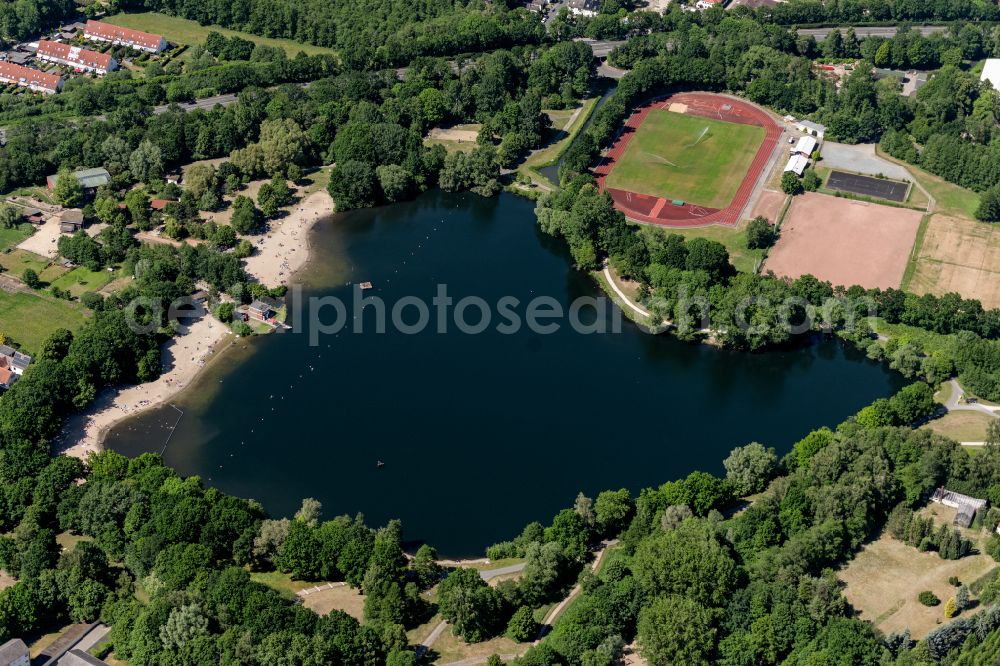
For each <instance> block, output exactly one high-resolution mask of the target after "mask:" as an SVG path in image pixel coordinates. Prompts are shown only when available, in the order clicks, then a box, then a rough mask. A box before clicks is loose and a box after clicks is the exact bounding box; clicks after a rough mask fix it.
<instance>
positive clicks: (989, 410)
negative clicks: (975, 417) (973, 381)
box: [945, 379, 1000, 419]
mask: <svg viewBox="0 0 1000 666" xmlns="http://www.w3.org/2000/svg"><path fill="white" fill-rule="evenodd" d="M948 383H949V384H951V396H950V397H949V398H948V403H947V404H946V405H945V409H947V410H948V411H949V412H954V411H958V412H979V413H980V414H988V415H989V416H992V417H993V418H995V419H1000V414H997V411H998V410H1000V407H987V406H986V405H981V404H979V403H978V402H973V403H968V402H959V398H961V397H962V396H963V395H965V390H964V389H963V388H962V385H961V384H959V383H958V380H957V379H952V380H951V381H950V382H948Z"/></svg>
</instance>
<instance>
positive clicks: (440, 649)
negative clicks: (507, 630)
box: [431, 628, 530, 664]
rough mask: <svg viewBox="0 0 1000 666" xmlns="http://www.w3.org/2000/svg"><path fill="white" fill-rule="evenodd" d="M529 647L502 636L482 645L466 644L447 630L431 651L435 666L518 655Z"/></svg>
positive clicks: (526, 644)
mask: <svg viewBox="0 0 1000 666" xmlns="http://www.w3.org/2000/svg"><path fill="white" fill-rule="evenodd" d="M529 645H530V644H528V643H517V642H515V641H512V640H510V639H509V638H505V637H503V636H500V637H498V638H494V639H492V640H488V641H483V642H482V643H466V642H465V641H464V640H462V639H461V638H459V637H458V636H456V635H455V634H453V633H452V632H451V629H450V628H449V629H445V630H444V631H443V632H442V633H441V635H440V636H439V637H438V639H437V640H436V641H434V647H432V648H431V649H432V650H433V651H434V653H435V655H436V658H435V660H434V663H435V664H450V663H451V662H453V661H461V660H463V659H484V658H486V657H489V656H490V655H491V654H498V655H500V656H501V657H510V656H512V655H519V654H521V653H523V652H524V651H525V650H527V649H528V647H529Z"/></svg>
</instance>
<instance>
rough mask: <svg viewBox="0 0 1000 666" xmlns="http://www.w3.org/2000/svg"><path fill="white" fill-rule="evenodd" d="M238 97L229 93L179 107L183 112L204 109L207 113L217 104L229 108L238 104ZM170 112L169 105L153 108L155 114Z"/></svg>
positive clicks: (179, 105) (185, 103) (186, 103)
mask: <svg viewBox="0 0 1000 666" xmlns="http://www.w3.org/2000/svg"><path fill="white" fill-rule="evenodd" d="M236 97H237V96H236V95H235V94H233V93H229V94H228V95H215V96H214V97H206V98H204V99H197V100H195V101H193V102H184V103H183V104H178V105H177V106H178V107H179V108H180V109H181V110H182V111H194V110H195V109H204V110H205V111H211V110H212V109H214V108H215V105H216V104H219V105H222V106H229V105H230V104H234V103H235V102H236ZM169 110H170V105H169V104H161V105H160V106H154V107H153V113H154V114H156V115H160V114H161V113H166V112H167V111H169Z"/></svg>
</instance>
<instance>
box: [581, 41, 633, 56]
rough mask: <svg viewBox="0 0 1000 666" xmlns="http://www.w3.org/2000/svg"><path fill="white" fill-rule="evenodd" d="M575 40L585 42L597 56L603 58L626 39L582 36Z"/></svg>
mask: <svg viewBox="0 0 1000 666" xmlns="http://www.w3.org/2000/svg"><path fill="white" fill-rule="evenodd" d="M575 41H578V42H583V43H584V44H586V45H587V46H589V47H590V50H591V51H592V52H593V53H594V57H595V58H602V59H603V58H607V57H608V54H609V53H611V52H612V51H614V50H615V49H616V48H617V47H619V46H621V45H622V44H624V43H625V40H610V39H588V38H586V37H581V38H579V39H577V40H575Z"/></svg>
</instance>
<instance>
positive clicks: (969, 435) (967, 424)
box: [923, 410, 996, 442]
mask: <svg viewBox="0 0 1000 666" xmlns="http://www.w3.org/2000/svg"><path fill="white" fill-rule="evenodd" d="M995 420H996V419H994V418H993V417H992V416H989V415H987V414H983V413H982V412H967V411H964V410H963V411H955V412H948V413H947V414H945V415H944V416H942V417H941V418H939V419H934V420H933V421H931V422H930V423H928V424H927V425H925V426H923V427H924V429H926V430H933V431H934V432H936V433H938V434H939V435H944V436H945V437H950V438H951V439H953V440H955V441H956V442H982V441H983V440H984V439H986V428H987V427H988V426H989V424H990V422H991V421H995Z"/></svg>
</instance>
